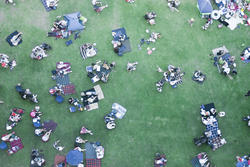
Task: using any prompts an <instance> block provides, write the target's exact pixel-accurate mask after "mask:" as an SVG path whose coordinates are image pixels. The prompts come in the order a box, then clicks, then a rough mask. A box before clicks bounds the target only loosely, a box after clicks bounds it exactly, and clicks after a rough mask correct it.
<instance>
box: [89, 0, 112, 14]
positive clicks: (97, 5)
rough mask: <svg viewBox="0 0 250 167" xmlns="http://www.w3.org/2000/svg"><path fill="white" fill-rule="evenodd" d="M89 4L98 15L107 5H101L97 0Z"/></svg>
mask: <svg viewBox="0 0 250 167" xmlns="http://www.w3.org/2000/svg"><path fill="white" fill-rule="evenodd" d="M91 3H92V5H93V8H94V10H95V11H96V12H97V13H100V12H101V11H103V9H105V8H107V7H108V5H102V2H101V1H97V0H92V1H91Z"/></svg>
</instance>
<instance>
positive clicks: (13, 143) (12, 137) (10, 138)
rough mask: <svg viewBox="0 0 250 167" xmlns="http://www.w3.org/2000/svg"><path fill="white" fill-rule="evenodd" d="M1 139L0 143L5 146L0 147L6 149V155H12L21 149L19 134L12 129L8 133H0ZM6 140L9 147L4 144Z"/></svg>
mask: <svg viewBox="0 0 250 167" xmlns="http://www.w3.org/2000/svg"><path fill="white" fill-rule="evenodd" d="M1 140H2V143H3V144H4V145H5V148H2V147H1V149H8V150H7V153H8V155H12V154H14V153H16V152H18V151H19V150H21V149H23V143H22V140H21V138H20V137H19V136H17V135H16V134H15V132H14V131H13V132H11V133H9V134H4V135H2V137H1ZM7 142H8V143H9V145H10V146H9V147H8V145H7V144H6V143H7ZM2 143H1V144H2Z"/></svg>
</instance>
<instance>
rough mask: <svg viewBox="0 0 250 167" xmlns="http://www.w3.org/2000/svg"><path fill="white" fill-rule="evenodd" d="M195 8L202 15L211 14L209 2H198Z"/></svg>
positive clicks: (208, 0) (211, 9)
mask: <svg viewBox="0 0 250 167" xmlns="http://www.w3.org/2000/svg"><path fill="white" fill-rule="evenodd" d="M197 6H198V9H199V11H200V13H201V14H202V15H208V14H211V13H212V11H213V7H212V5H211V2H210V0H198V3H197Z"/></svg>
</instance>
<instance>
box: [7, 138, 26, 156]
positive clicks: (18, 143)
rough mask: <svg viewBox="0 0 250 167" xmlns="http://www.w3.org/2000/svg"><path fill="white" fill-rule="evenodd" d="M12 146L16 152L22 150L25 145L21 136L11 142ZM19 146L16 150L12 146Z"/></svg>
mask: <svg viewBox="0 0 250 167" xmlns="http://www.w3.org/2000/svg"><path fill="white" fill-rule="evenodd" d="M10 147H11V150H12V151H13V152H14V153H16V152H17V151H19V150H21V149H22V148H23V147H24V146H23V143H22V140H21V139H20V138H19V139H17V140H14V141H12V142H10ZM15 147H17V148H16V149H15V150H14V149H12V148H15Z"/></svg>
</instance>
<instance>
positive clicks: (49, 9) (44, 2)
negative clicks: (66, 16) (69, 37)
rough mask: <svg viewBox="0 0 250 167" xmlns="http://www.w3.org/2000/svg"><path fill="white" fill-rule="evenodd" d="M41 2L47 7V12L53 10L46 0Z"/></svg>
mask: <svg viewBox="0 0 250 167" xmlns="http://www.w3.org/2000/svg"><path fill="white" fill-rule="evenodd" d="M41 2H42V4H43V6H44V8H45V10H46V11H47V12H49V11H51V10H52V9H51V8H49V7H48V6H47V3H46V0H41Z"/></svg>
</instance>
